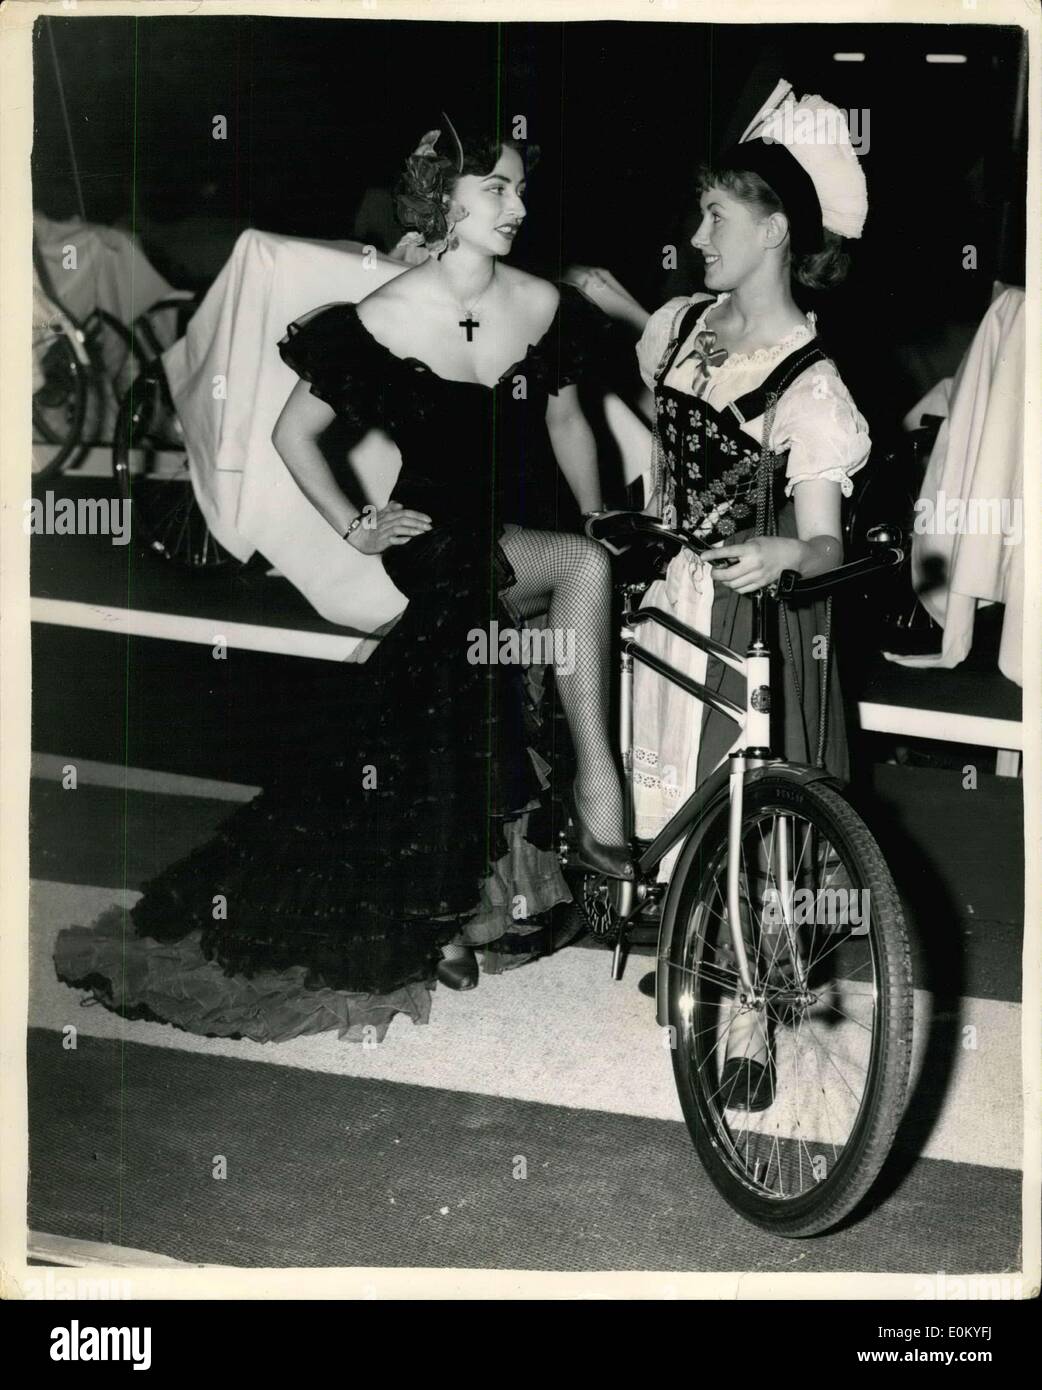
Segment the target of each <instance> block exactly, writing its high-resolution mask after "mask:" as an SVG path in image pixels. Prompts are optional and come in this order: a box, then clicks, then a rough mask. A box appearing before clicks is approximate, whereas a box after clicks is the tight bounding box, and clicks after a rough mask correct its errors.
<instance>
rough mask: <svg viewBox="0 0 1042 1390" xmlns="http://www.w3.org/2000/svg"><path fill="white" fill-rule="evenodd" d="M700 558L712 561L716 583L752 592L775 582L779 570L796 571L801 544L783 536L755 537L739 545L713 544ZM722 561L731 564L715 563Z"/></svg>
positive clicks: (801, 555) (747, 592)
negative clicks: (728, 561) (730, 562)
mask: <svg viewBox="0 0 1042 1390" xmlns="http://www.w3.org/2000/svg"><path fill="white" fill-rule="evenodd" d="M702 559H704V560H705V561H707V562H708V563H709V564H712V566H713V579H714V581H715V582H716V583H717V584H726V585H727V587H728V588H729V589H734V591H735V592H736V593H739V594H753V593H755V592H756V591H757V589H765V588H766V587H767V586H768V585H769V584H774V583H776V582H777V580H778V579H779V578H780V577H781V574H782V571H783V570H798V569H799V567H800V562H801V561H802V559H803V545H802V543H801V542H800V541H797V540H789V539H787V538H786V537H784V536H757V537H755V538H754V539H753V540H749V541H743V542H742V543H741V544H740V545H720V546H714V547H713V549H712V550H709V551H707V552H706V553H705V554H704V555H703V556H702ZM723 560H730V561H733V562H734V563H732V564H729V565H724V564H721V563H717V562H719V561H723Z"/></svg>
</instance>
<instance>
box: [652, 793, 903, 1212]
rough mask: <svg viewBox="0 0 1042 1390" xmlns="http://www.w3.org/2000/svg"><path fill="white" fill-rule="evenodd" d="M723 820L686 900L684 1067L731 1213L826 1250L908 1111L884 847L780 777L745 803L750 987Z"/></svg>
mask: <svg viewBox="0 0 1042 1390" xmlns="http://www.w3.org/2000/svg"><path fill="white" fill-rule="evenodd" d="M727 822H728V808H727V805H726V803H724V804H723V805H722V806H721V807H720V808H719V809H718V811H717V812H716V814H715V816H714V820H713V822H712V823H711V825H710V826H709V827H708V829H707V831H706V833H705V834H704V835H703V836H702V838H701V840H700V844H699V849H698V852H697V853H695V854H693V855H692V857H691V859H690V861H689V862H687V863H686V867H685V869H684V877H683V879H682V881H681V883H680V884H679V885H678V887H677V893H678V899H677V917H676V920H675V926H674V931H673V937H672V944H671V951H670V957H669V1001H668V1004H669V1022H670V1025H671V1029H672V1030H673V1031H672V1032H671V1040H672V1042H673V1067H674V1073H675V1077H676V1082H677V1087H678V1090H679V1093H680V1101H681V1105H682V1107H683V1111H684V1116H685V1118H686V1120H687V1123H688V1127H689V1129H690V1131H691V1134H692V1137H693V1139H694V1143H695V1147H696V1149H697V1151H698V1154H699V1157H700V1158H701V1160H702V1163H703V1165H704V1166H705V1168H706V1171H707V1172H708V1174H709V1176H710V1178H711V1179H712V1181H713V1182H714V1184H715V1185H716V1187H717V1188H718V1190H719V1191H720V1192H721V1193H722V1194H723V1196H724V1197H725V1198H726V1199H727V1201H728V1202H729V1203H730V1204H731V1205H732V1206H733V1207H734V1208H735V1209H736V1210H737V1211H738V1212H740V1213H741V1214H742V1215H743V1216H744V1217H746V1218H747V1219H748V1220H749V1221H752V1222H753V1223H755V1224H756V1225H758V1226H761V1227H763V1228H764V1229H766V1230H769V1231H771V1232H773V1233H774V1234H776V1235H782V1236H793V1237H797V1236H810V1235H818V1234H820V1233H821V1232H823V1231H825V1230H828V1229H829V1228H830V1227H832V1226H834V1225H836V1224H837V1223H838V1222H839V1221H840V1220H841V1219H842V1218H843V1217H844V1216H846V1215H847V1214H848V1213H849V1212H850V1211H851V1210H852V1209H853V1208H854V1207H855V1206H856V1205H857V1203H858V1202H859V1201H860V1200H861V1199H862V1198H863V1197H864V1195H865V1194H866V1192H867V1191H868V1189H869V1188H870V1187H871V1185H872V1183H873V1182H874V1181H875V1178H876V1176H877V1174H878V1172H879V1169H880V1168H881V1166H882V1164H883V1162H884V1160H885V1158H886V1156H887V1154H888V1153H889V1151H890V1147H891V1145H892V1143H893V1139H894V1135H895V1132H896V1130H897V1126H898V1123H899V1121H900V1119H901V1115H902V1113H903V1109H904V1100H905V1092H906V1089H907V1084H908V1073H909V1066H910V1058H911V1041H912V1003H913V995H912V979H911V962H910V954H909V947H908V938H907V933H906V930H905V924H904V919H903V916H902V912H901V906H900V901H899V899H898V896H897V892H896V889H895V888H894V884H893V880H892V879H891V877H890V873H889V870H888V869H887V866H886V863H885V861H884V859H883V856H882V853H881V852H880V850H879V847H878V845H877V844H876V842H875V840H874V839H873V837H872V834H871V832H870V831H869V829H868V827H867V826H866V825H865V824H864V822H863V821H862V820H861V818H860V817H859V816H858V815H857V813H856V812H855V811H854V809H853V807H851V806H850V804H849V803H848V802H847V801H845V800H844V798H843V797H842V796H841V795H840V794H839V792H837V791H836V790H835V789H834V788H832V787H831V786H829V785H827V784H825V783H822V782H812V783H804V782H802V781H799V780H797V779H795V778H793V777H791V776H788V777H787V776H786V775H785V773H784V772H782V771H779V772H777V773H768V774H766V775H765V776H764V777H763V778H761V779H758V780H757V781H755V782H752V783H750V784H749V785H748V786H747V787H746V789H745V799H744V804H743V817H742V827H741V836H740V854H739V869H738V889H739V915H740V917H741V922H740V933H741V936H740V942H741V946H742V947H744V953H745V955H746V958H747V960H748V963H749V969H750V974H751V977H752V983H753V993H752V995H748V994H747V993H746V992H745V990H744V988H743V985H742V983H741V979H740V974H739V968H738V950H737V949H736V945H735V940H734V937H733V935H732V931H731V921H730V914H729V911H728V894H727V866H728V825H727Z"/></svg>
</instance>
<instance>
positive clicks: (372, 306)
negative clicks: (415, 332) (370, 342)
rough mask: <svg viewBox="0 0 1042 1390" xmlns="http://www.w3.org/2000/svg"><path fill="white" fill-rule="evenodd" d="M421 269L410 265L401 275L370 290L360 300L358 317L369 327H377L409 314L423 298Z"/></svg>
mask: <svg viewBox="0 0 1042 1390" xmlns="http://www.w3.org/2000/svg"><path fill="white" fill-rule="evenodd" d="M421 269H422V267H421V266H410V268H409V269H408V270H403V271H402V273H401V274H400V275H395V276H394V277H393V278H392V279H390V280H385V281H384V283H383V284H382V285H378V286H377V287H376V289H375V290H370V292H369V293H368V294H367V295H366V296H365V297H364V298H363V299H360V300H359V301H358V305H357V309H358V317H359V318H360V319H361V320H362V322H363V323H364V324H365V325H366V326H367V327H369V328H377V327H379V326H380V325H381V324H386V323H392V322H394V321H395V320H398V319H401V318H402V317H404V316H405V315H406V314H408V313H409V312H410V310H411V309H413V308H414V307H415V305H416V304H417V303H418V302H419V301H420V300H422V298H423V287H422V285H421V284H420V283H419V280H418V279H417V275H418V272H419V271H420V270H421ZM423 278H424V277H420V279H423Z"/></svg>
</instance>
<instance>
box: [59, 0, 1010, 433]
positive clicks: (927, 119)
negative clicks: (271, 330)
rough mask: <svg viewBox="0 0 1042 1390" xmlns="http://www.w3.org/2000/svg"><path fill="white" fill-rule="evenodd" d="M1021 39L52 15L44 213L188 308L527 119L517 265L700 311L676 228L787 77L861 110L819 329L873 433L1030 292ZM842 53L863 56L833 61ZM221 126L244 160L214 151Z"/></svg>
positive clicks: (982, 31) (946, 30)
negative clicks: (675, 255)
mask: <svg viewBox="0 0 1042 1390" xmlns="http://www.w3.org/2000/svg"><path fill="white" fill-rule="evenodd" d="M1021 38H1022V36H1021V31H1020V30H1018V29H1014V28H1008V27H1006V28H1003V27H998V26H986V25H975V26H927V25H865V26H852V25H831V24H819V25H814V24H807V25H727V26H720V25H713V26H711V25H692V24H680V23H597V22H583V23H571V24H552V23H544V24H535V23H530V24H525V23H519V24H505V25H499V24H466V23H460V22H450V23H437V22H423V23H417V22H405V21H402V22H397V21H373V20H365V21H362V20H343V21H341V20H317V19H270V18H266V17H259V16H236V17H153V18H144V19H139V18H134V17H131V16H125V17H124V16H120V17H113V18H101V19H98V18H87V19H76V18H71V19H58V20H42V19H41V20H40V21H38V23H37V27H36V34H35V96H34V101H35V140H34V148H33V155H32V168H33V194H34V202H35V203H36V205H37V206H38V207H39V208H41V209H43V210H44V211H46V212H48V213H49V214H51V215H53V216H60V215H71V214H72V213H75V212H79V211H81V210H82V212H84V213H85V215H86V216H87V218H88V219H90V220H94V221H100V222H111V223H119V224H120V225H123V226H125V227H127V228H129V229H133V230H135V231H136V232H137V233H138V235H139V236H140V237H141V238H142V241H143V243H144V245H145V248H146V250H147V252H148V254H149V255H150V257H151V258H152V259H153V261H154V262H155V264H156V265H157V267H158V268H159V269H160V270H162V271H163V272H164V273H165V274H166V275H167V277H168V278H169V279H170V280H171V281H172V282H173V283H174V284H175V285H177V286H179V287H183V288H194V289H205V287H206V285H207V284H208V283H209V282H210V281H211V280H212V279H213V277H214V276H215V275H216V274H217V272H218V270H219V269H220V267H221V265H222V264H223V262H224V260H225V259H226V258H227V255H228V253H229V251H230V249H231V246H232V244H233V242H234V240H235V238H236V236H237V235H238V234H239V232H241V231H242V230H243V229H244V228H246V227H260V228H264V229H267V230H270V231H277V232H283V233H289V234H293V235H301V236H312V237H319V238H324V239H338V238H350V237H351V236H352V234H353V232H354V229H355V216H356V212H357V209H358V205H359V201H360V199H361V196H362V194H363V192H364V190H365V189H366V188H367V187H369V186H380V185H382V186H385V187H386V186H390V185H391V184H392V183H393V181H394V179H395V176H396V173H397V170H398V168H399V166H400V164H401V162H402V160H403V158H404V157H405V156H406V155H407V154H408V153H409V152H410V151H411V150H412V149H413V148H414V146H415V145H416V143H417V142H418V140H419V137H420V136H421V135H422V133H423V132H424V131H425V130H427V129H429V128H431V127H433V126H437V125H439V124H441V120H440V116H439V112H440V109H441V108H442V107H445V108H446V109H448V111H449V112H450V114H451V115H452V116H453V119H454V120H456V121H457V123H467V124H471V123H473V122H474V121H475V120H479V121H481V122H483V123H484V124H486V125H487V126H488V127H489V128H490V129H494V128H495V122H496V116H497V111H498V113H499V115H500V118H501V119H502V121H503V122H504V125H503V127H502V128H504V129H508V128H509V124H510V121H511V120H512V118H513V116H514V115H515V114H517V113H522V114H524V116H525V117H526V119H527V122H528V135H529V138H530V139H531V140H534V141H535V142H536V143H538V145H539V146H540V149H541V159H540V162H539V164H538V167H537V168H536V170H535V172H534V175H533V177H532V180H531V183H530V193H529V198H528V207H529V218H528V221H527V223H526V226H525V230H524V232H523V234H522V237H521V239H520V240H519V242H518V245H517V247H516V250H515V253H514V254H515V259H516V261H517V263H519V264H521V265H522V266H526V267H528V268H530V269H532V270H534V271H536V272H537V273H540V274H544V275H548V276H556V275H558V274H560V273H561V271H562V270H563V268H564V267H566V266H567V265H568V264H569V263H571V262H574V261H578V262H582V263H586V264H594V265H606V266H609V267H610V268H611V269H612V270H613V271H614V272H615V273H616V275H618V277H619V278H620V279H621V280H622V281H623V283H624V284H626V285H627V286H628V287H629V288H631V289H632V291H633V292H634V293H635V294H636V295H637V297H638V298H639V299H641V300H642V302H644V303H645V304H646V305H647V306H648V307H649V308H654V307H656V306H657V304H659V303H661V302H662V301H663V300H664V299H665V298H666V297H668V295H671V294H675V293H678V292H690V291H691V290H694V289H697V288H699V284H698V280H697V271H696V270H695V268H694V264H693V258H692V259H691V260H685V259H684V252H685V249H686V248H685V240H686V238H685V236H684V225H683V223H684V218H685V214H687V213H689V212H690V209H691V207H692V205H693V202H694V192H693V185H694V176H695V172H696V169H697V166H698V163H699V161H700V160H701V159H703V158H705V157H707V156H708V155H709V154H711V152H712V151H713V150H714V149H715V148H717V147H718V146H720V145H722V144H723V143H726V142H727V141H728V140H730V139H734V138H737V136H738V135H739V134H740V133H741V131H742V130H743V129H744V127H745V125H746V124H747V123H748V121H749V120H750V119H751V117H752V115H753V114H754V112H755V110H756V107H757V106H758V104H759V102H760V101H761V100H762V99H763V98H764V97H765V96H766V95H767V94H768V92H769V90H770V88H771V87H772V85H773V83H774V81H775V79H776V78H778V77H780V76H784V77H786V78H788V79H789V80H790V81H791V82H792V83H793V85H794V87H795V89H796V92H797V94H798V95H799V94H802V93H805V92H807V93H811V92H816V93H820V94H821V95H822V96H824V97H825V98H826V99H827V100H829V101H832V102H834V103H835V104H836V105H838V106H840V107H842V108H843V109H845V110H849V109H850V108H853V107H857V108H867V109H868V111H869V115H870V127H869V134H870V141H871V143H870V147H869V151H868V154H867V155H866V156H865V157H864V159H863V164H864V169H865V173H866V177H867V180H868V186H869V199H870V214H869V221H868V224H867V226H866V229H865V234H864V236H863V238H862V239H861V241H860V242H858V243H856V244H855V246H856V258H855V266H854V270H853V273H852V275H851V277H850V279H849V280H848V282H847V283H846V284H845V285H844V286H843V287H842V288H841V289H839V290H836V291H833V292H831V293H830V294H829V296H828V297H827V299H826V300H823V302H822V303H820V304H817V303H814V300H813V297H812V296H808V297H807V302H806V304H805V307H813V308H815V309H817V310H818V312H819V327H820V328H821V330H822V331H823V333H824V334H825V335H826V337H827V338H828V340H829V345H830V347H831V349H832V351H833V352H834V355H835V356H836V357H837V359H838V360H839V363H840V366H841V370H843V372H844V375H845V376H846V377H847V379H848V381H849V384H850V385H851V388H852V390H853V392H854V395H855V398H856V399H857V400H858V403H859V405H860V406H861V408H862V410H864V412H865V413H866V414H867V415H868V416H869V419H870V423H871V424H872V425H873V433H875V434H880V433H885V432H886V431H887V430H888V429H891V428H893V427H895V426H896V422H897V421H899V419H900V416H901V415H902V414H903V413H904V411H905V410H907V409H908V408H909V407H910V406H911V405H912V404H913V403H914V401H915V400H916V399H917V397H918V395H919V394H921V391H922V390H925V388H926V386H928V385H929V384H931V383H932V381H933V380H936V379H937V378H938V377H939V376H940V375H944V374H945V373H946V372H950V371H952V370H953V369H954V366H955V364H956V362H957V361H958V357H959V355H960V353H961V351H962V348H963V347H964V346H965V343H966V342H967V341H968V338H969V336H970V335H971V333H972V330H973V327H974V326H975V324H976V323H977V321H978V320H979V318H980V316H981V314H982V313H983V311H984V309H985V308H986V306H987V304H988V302H989V299H990V295H991V286H992V283H993V281H994V280H995V279H996V278H999V279H1002V280H1004V281H1006V282H1008V283H1019V284H1023V282H1024V251H1023V246H1024V201H1025V187H1026V184H1025V179H1026V176H1025V149H1024V143H1025V139H1026V137H1025V136H1024V135H1023V116H1021V120H1020V129H1021V135H1020V137H1019V139H1018V138H1017V136H1016V134H1015V132H1016V131H1017V128H1018V123H1017V120H1016V110H1017V104H1018V77H1020V76H1021V74H1020V72H1019V63H1018V59H1019V55H1020V54H1021ZM851 51H854V52H863V53H864V54H865V55H866V60H865V61H864V62H860V63H849V62H837V61H835V60H834V58H833V54H834V53H836V52H851ZM928 52H930V53H937V52H947V53H957V54H963V55H965V57H966V58H967V61H966V62H964V63H958V64H943V65H935V64H928V63H927V62H926V61H925V55H926V54H927V53H928ZM1024 62H1025V63H1026V59H1024ZM56 73H60V79H61V80H60V87H61V90H59V83H58V81H57V80H56ZM62 96H64V109H65V111H67V113H68V131H67V130H66V123H65V117H64V115H63V105H62ZM1019 100H1020V102H1021V104H1022V103H1023V95H1021V96H1020V98H1019ZM215 115H224V116H226V117H227V118H228V139H227V140H224V141H220V140H214V139H213V138H212V134H211V131H212V121H213V117H214V116H215ZM70 134H71V144H72V146H73V148H74V151H75V164H76V166H77V168H78V172H79V185H80V192H79V193H78V192H77V188H76V182H75V180H74V178H73V174H72V169H73V156H72V155H71V154H70ZM81 199H82V209H81ZM687 235H690V231H688V232H687ZM668 243H675V244H678V245H679V247H680V251H681V266H680V272H679V274H675V275H673V276H672V277H670V276H668V275H666V274H665V273H664V272H663V267H662V248H663V246H664V245H666V244H668ZM970 244H972V245H974V246H976V248H977V268H976V269H975V270H969V269H964V268H963V264H962V262H963V248H964V247H965V246H967V245H970Z"/></svg>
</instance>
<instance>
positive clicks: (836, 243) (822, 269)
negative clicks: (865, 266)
mask: <svg viewBox="0 0 1042 1390" xmlns="http://www.w3.org/2000/svg"><path fill="white" fill-rule="evenodd" d="M710 188H723V189H725V190H726V192H728V193H730V194H731V195H732V196H733V197H735V198H737V199H738V200H739V201H740V202H743V203H749V204H751V205H752V206H753V207H755V208H757V209H758V210H759V211H760V213H761V215H762V216H764V217H769V216H770V215H771V213H772V212H782V213H783V212H784V211H785V207H784V205H783V203H782V201H781V199H780V198H779V197H778V195H777V194H776V193H775V191H774V189H773V188H772V187H771V186H770V184H769V183H766V182H765V181H764V180H763V179H762V178H761V177H760V175H759V174H757V173H754V172H753V170H751V169H727V168H721V169H714V168H713V167H712V166H711V165H708V164H703V165H702V167H701V168H700V169H699V171H698V196H699V197H701V196H702V194H703V193H706V192H707V191H708V190H709V189H710ZM822 230H823V241H824V245H823V247H822V249H821V250H820V251H806V252H803V253H798V252H793V254H792V259H791V262H790V266H789V272H790V274H791V275H792V278H793V279H794V280H795V281H796V282H797V284H800V285H804V286H806V288H807V289H809V290H828V289H832V288H833V287H834V286H835V285H839V284H841V283H842V282H843V281H844V280H845V279H846V277H847V272H848V271H849V270H850V253H849V252H848V251H847V249H846V242H845V240H844V238H843V237H841V236H839V235H838V233H836V232H830V231H829V229H828V228H827V227H825V228H823V229H822Z"/></svg>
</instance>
